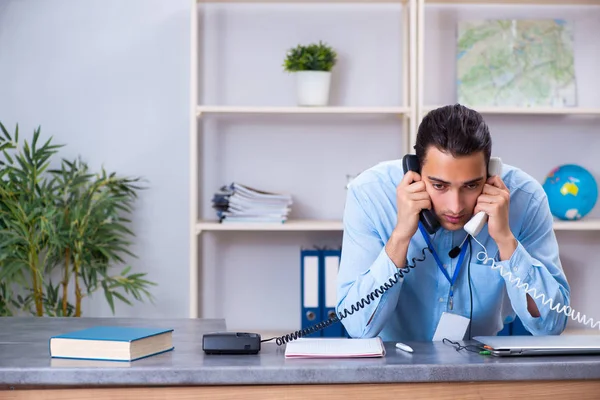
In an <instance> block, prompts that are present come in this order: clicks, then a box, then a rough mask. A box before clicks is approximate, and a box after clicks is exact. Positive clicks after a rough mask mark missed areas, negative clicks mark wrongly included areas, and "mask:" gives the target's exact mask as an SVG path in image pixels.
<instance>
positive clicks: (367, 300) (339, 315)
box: [261, 246, 432, 346]
mask: <svg viewBox="0 0 600 400" xmlns="http://www.w3.org/2000/svg"><path fill="white" fill-rule="evenodd" d="M426 250H427V251H429V252H430V253H432V251H431V249H430V248H429V246H426V247H424V248H423V249H422V250H421V254H422V257H421V258H416V257H413V258H412V264H410V263H409V262H408V259H407V260H406V266H404V267H402V268H398V271H396V272H395V273H394V275H393V276H391V277H390V278H389V279H388V281H387V282H384V283H383V285H381V286H379V287H378V288H376V289H375V290H373V291H372V292H371V293H369V294H368V295H367V296H365V297H363V298H362V299H360V300H359V301H357V302H356V303H355V304H352V306H351V307H350V310H348V309H347V308H344V310H343V311H341V312H336V315H335V316H333V317H330V318H329V319H327V320H325V321H322V322H319V323H317V324H315V325H312V326H309V327H307V328H304V329H301V330H297V331H295V332H293V333H289V334H286V335H283V336H278V337H272V338H270V339H264V340H261V342H269V341H271V340H273V339H275V342H276V343H277V345H278V346H281V345H283V344H285V343H288V342H291V341H292V340H296V339H298V338H301V337H304V336H308V335H310V334H312V333H315V332H318V331H320V330H322V329H325V328H327V327H328V326H330V325H333V324H335V323H338V322H340V321H341V320H343V319H344V318H347V317H348V316H350V315H352V314H354V313H355V312H357V311H359V310H360V309H363V308H365V307H366V306H367V305H369V304H371V302H372V301H375V299H376V298H379V296H382V295H383V294H384V293H385V292H387V291H388V290H389V289H391V288H392V287H393V286H394V285H395V284H396V283H398V281H399V280H400V278H404V275H405V274H408V273H409V272H410V270H411V269H412V268H415V267H416V264H417V262H422V261H424V260H425V258H426V255H425V251H426Z"/></svg>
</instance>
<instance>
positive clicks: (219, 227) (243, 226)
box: [196, 219, 600, 233]
mask: <svg viewBox="0 0 600 400" xmlns="http://www.w3.org/2000/svg"><path fill="white" fill-rule="evenodd" d="M342 230H343V223H342V221H327V220H325V221H321V220H289V221H287V222H285V223H283V224H277V223H250V222H246V223H241V222H240V223H230V224H221V223H219V222H217V221H200V222H198V223H197V224H196V232H197V233H200V232H202V231H296V232H300V231H306V232H315V231H342ZM554 230H556V231H596V230H597V231H600V219H582V220H579V221H560V220H555V221H554Z"/></svg>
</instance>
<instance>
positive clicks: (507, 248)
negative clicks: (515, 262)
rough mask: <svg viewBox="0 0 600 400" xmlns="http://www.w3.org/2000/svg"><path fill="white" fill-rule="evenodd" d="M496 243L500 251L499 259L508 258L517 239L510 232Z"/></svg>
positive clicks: (516, 245)
mask: <svg viewBox="0 0 600 400" xmlns="http://www.w3.org/2000/svg"><path fill="white" fill-rule="evenodd" d="M496 244H497V245H498V250H499V252H500V261H506V260H510V258H511V257H512V255H513V253H514V252H515V250H517V247H518V242H517V239H516V238H515V236H514V235H513V234H512V233H511V234H510V235H507V236H506V237H504V238H502V239H500V240H497V241H496Z"/></svg>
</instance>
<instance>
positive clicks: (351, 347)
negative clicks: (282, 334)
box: [285, 337, 385, 358]
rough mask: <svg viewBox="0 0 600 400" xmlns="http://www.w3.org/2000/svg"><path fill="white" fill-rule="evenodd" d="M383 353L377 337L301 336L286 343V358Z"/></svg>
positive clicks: (374, 354) (376, 355)
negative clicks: (320, 337) (318, 337)
mask: <svg viewBox="0 0 600 400" xmlns="http://www.w3.org/2000/svg"><path fill="white" fill-rule="evenodd" d="M384 354H385V349H384V347H383V342H382V341H381V339H380V338H379V337H374V338H361V339H343V338H322V339H317V338H301V339H298V340H294V341H293V342H290V343H288V344H286V348H285V356H286V357H287V358H330V357H331V358H338V357H341V358H345V357H381V356H383V355H384Z"/></svg>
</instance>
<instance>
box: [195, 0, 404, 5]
mask: <svg viewBox="0 0 600 400" xmlns="http://www.w3.org/2000/svg"><path fill="white" fill-rule="evenodd" d="M196 1H197V2H198V3H284V4H285V3H364V4H369V3H406V2H407V1H408V0H196Z"/></svg>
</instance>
